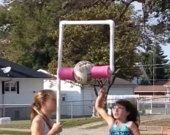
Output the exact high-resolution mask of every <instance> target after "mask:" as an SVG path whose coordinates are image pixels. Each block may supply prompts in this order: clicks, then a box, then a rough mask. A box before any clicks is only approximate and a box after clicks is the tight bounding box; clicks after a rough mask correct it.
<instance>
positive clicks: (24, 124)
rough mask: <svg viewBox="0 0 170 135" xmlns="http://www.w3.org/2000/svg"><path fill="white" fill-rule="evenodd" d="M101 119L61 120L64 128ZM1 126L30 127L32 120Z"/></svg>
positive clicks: (1, 126)
mask: <svg viewBox="0 0 170 135" xmlns="http://www.w3.org/2000/svg"><path fill="white" fill-rule="evenodd" d="M98 121H101V119H99V118H74V119H62V120H61V122H62V123H63V125H64V128H71V127H76V126H81V125H84V124H89V123H93V122H98ZM0 128H18V129H29V128H30V121H29V120H21V121H12V123H11V124H6V125H0Z"/></svg>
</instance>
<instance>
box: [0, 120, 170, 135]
mask: <svg viewBox="0 0 170 135" xmlns="http://www.w3.org/2000/svg"><path fill="white" fill-rule="evenodd" d="M98 121H101V119H99V118H74V119H63V120H62V123H63V124H64V128H71V127H76V126H81V125H84V124H89V123H93V122H98ZM104 125H105V124H101V125H94V126H92V127H88V128H87V130H88V129H94V128H100V127H101V126H104ZM141 125H142V126H143V125H144V126H153V125H154V126H169V127H170V119H164V120H159V121H151V122H144V123H142V124H141ZM0 128H17V129H29V128H30V121H29V120H24V121H12V124H8V125H0ZM0 134H9V135H30V133H26V132H24V133H23V132H18V131H0ZM143 135H144V134H143ZM147 135H148V134H147ZM155 135H158V134H155Z"/></svg>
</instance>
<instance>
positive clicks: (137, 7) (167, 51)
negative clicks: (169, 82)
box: [133, 2, 170, 60]
mask: <svg viewBox="0 0 170 135" xmlns="http://www.w3.org/2000/svg"><path fill="white" fill-rule="evenodd" d="M133 5H134V10H135V11H137V15H142V14H143V12H142V4H141V3H138V2H133ZM156 22H157V21H156V19H155V20H154V19H152V20H150V23H149V24H156ZM161 47H162V49H163V51H164V54H165V55H167V59H169V60H170V43H169V44H166V45H161Z"/></svg>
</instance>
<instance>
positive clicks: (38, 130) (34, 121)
mask: <svg viewBox="0 0 170 135" xmlns="http://www.w3.org/2000/svg"><path fill="white" fill-rule="evenodd" d="M55 111H56V96H55V93H54V92H53V91H51V90H41V91H39V92H38V93H36V95H35V97H34V102H33V104H32V111H31V135H56V134H57V133H60V132H61V131H62V125H61V124H60V123H58V124H56V123H53V122H52V120H51V119H50V116H51V115H52V113H54V112H55Z"/></svg>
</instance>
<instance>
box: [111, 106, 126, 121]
mask: <svg viewBox="0 0 170 135" xmlns="http://www.w3.org/2000/svg"><path fill="white" fill-rule="evenodd" d="M112 113H113V117H114V118H115V119H118V120H126V118H127V116H128V115H129V112H127V111H126V108H125V107H124V106H122V105H119V104H117V105H115V106H113V108H112Z"/></svg>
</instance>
